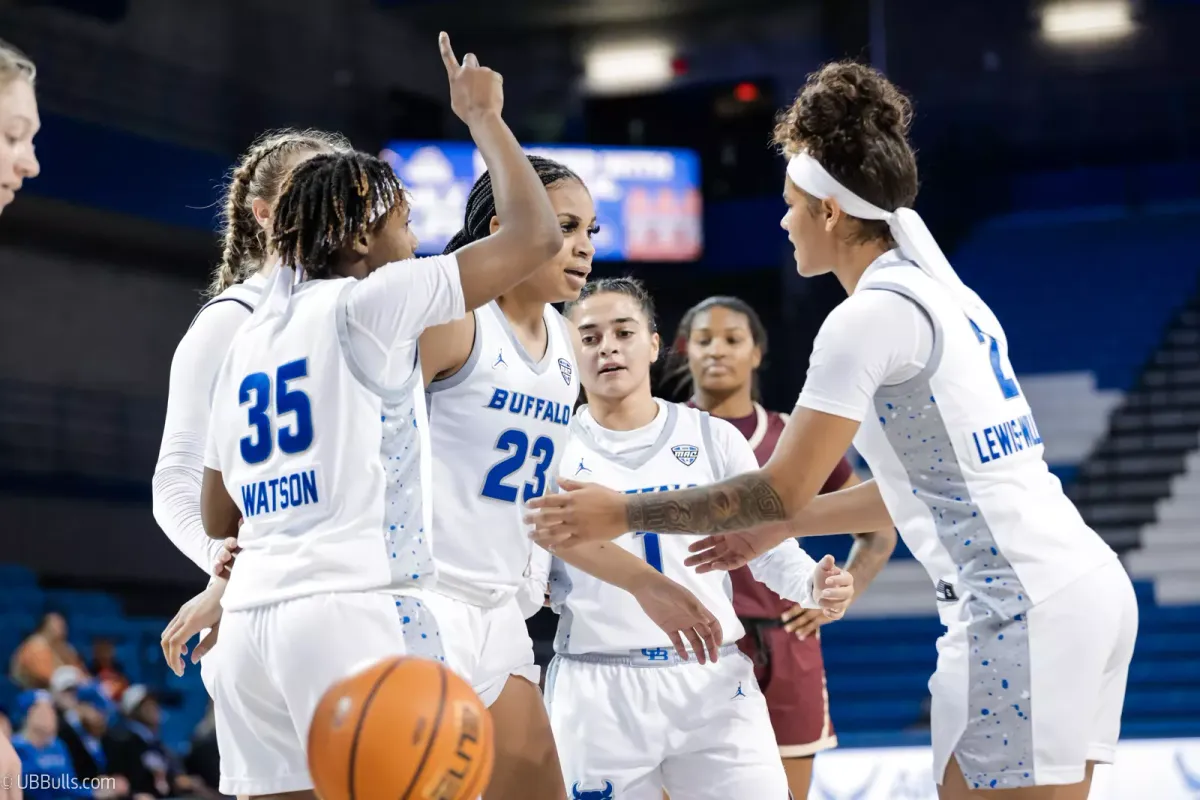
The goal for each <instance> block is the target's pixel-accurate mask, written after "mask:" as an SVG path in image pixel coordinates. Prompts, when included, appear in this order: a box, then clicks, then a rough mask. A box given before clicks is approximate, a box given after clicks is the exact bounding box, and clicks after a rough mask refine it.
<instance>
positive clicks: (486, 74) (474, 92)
mask: <svg viewBox="0 0 1200 800" xmlns="http://www.w3.org/2000/svg"><path fill="white" fill-rule="evenodd" d="M438 49H440V50H441V53H442V63H443V64H444V65H445V66H446V77H447V78H448V79H449V80H450V108H451V109H453V111H454V113H455V115H456V116H457V117H458V118H459V119H461V120H462V121H463V122H465V123H466V124H467V125H471V124H473V123H474V122H475V121H476V120H478V119H480V118H481V117H485V116H488V115H489V114H495V115H497V116H499V114H500V113H501V112H502V111H503V110H504V78H503V77H502V76H501V75H500V73H499V72H496V71H495V70H491V69H488V68H487V67H481V66H479V59H477V58H476V57H475V54H474V53H467V54H466V55H465V56H463V60H462V63H461V64H459V63H458V58H457V57H456V56H455V55H454V48H452V47H451V46H450V35H449V34H447V33H445V32H442V33H440V34H438Z"/></svg>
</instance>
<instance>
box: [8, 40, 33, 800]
mask: <svg viewBox="0 0 1200 800" xmlns="http://www.w3.org/2000/svg"><path fill="white" fill-rule="evenodd" d="M36 75H37V70H36V69H35V68H34V66H33V62H32V61H30V60H29V59H28V58H26V57H25V55H24V54H23V53H22V52H21V51H20V50H17V49H16V48H15V47H13V46H12V45H10V44H9V43H8V42H5V41H4V40H3V39H0V131H3V132H4V136H3V137H0V213H3V211H4V208H5V207H6V206H7V205H8V204H9V203H11V202H12V201H13V198H14V197H16V194H17V192H18V191H19V190H20V188H21V184H22V183H23V182H24V181H25V179H27V178H36V177H37V174H38V172H39V170H40V166H39V165H38V160H37V156H36V155H35V154H34V152H33V137H34V136H35V135H37V132H38V128H39V127H40V126H41V120H40V118H39V117H38V109H37V97H36V96H35V95H34V92H33V82H34V78H35V77H36ZM0 778H2V779H3V780H0V800H21V796H22V792H21V759H20V758H19V757H18V756H17V753H16V751H15V750H13V746H12V743H11V742H9V740H8V737H7V736H5V735H4V733H3V732H0Z"/></svg>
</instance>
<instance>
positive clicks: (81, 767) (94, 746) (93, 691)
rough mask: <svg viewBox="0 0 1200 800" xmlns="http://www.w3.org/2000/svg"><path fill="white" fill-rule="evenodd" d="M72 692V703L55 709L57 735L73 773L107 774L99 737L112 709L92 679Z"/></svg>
mask: <svg viewBox="0 0 1200 800" xmlns="http://www.w3.org/2000/svg"><path fill="white" fill-rule="evenodd" d="M74 694H75V698H74V700H75V702H74V704H73V707H72V708H69V709H65V710H63V709H60V711H59V717H58V738H60V739H62V741H63V744H64V745H65V746H66V748H67V752H68V753H70V755H71V763H72V764H73V765H74V766H75V774H76V775H77V776H79V777H80V778H98V777H100V776H101V775H106V774H108V758H107V756H105V754H104V745H103V739H104V734H105V733H106V732H107V731H108V720H109V718H110V717H111V716H112V715H113V714H115V713H116V709H115V708H114V707H113V704H112V701H111V700H109V699H108V697H106V696H105V694H104V692H102V691H101V690H100V687H99V686H98V685H97V684H95V683H85V684H83V685H82V686H79V687H77V688H76V689H75V690H74Z"/></svg>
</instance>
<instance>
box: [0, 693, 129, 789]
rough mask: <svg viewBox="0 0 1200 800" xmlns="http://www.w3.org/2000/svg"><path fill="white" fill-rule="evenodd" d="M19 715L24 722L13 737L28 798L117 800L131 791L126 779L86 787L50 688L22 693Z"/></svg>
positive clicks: (19, 698) (18, 700) (111, 780)
mask: <svg viewBox="0 0 1200 800" xmlns="http://www.w3.org/2000/svg"><path fill="white" fill-rule="evenodd" d="M17 716H18V717H19V718H23V721H22V724H21V732H20V733H18V734H17V735H16V736H14V737H13V748H14V749H15V750H16V751H17V755H18V756H20V759H21V770H22V772H24V773H25V786H26V789H25V798H26V800H68V799H70V800H115V798H117V797H121V796H123V795H125V794H126V793H127V792H128V790H129V783H128V781H126V780H125V779H124V778H112V779H110V780H107V781H104V782H102V783H100V784H99V786H98V787H97V788H95V789H93V788H91V786H90V785H89V786H88V788H84V786H83V784H82V783H81V782H80V781H79V779H78V777H77V776H76V775H75V768H74V765H73V764H72V763H71V756H70V755H69V754H68V753H67V748H66V746H65V745H63V742H62V740H61V739H59V738H58V718H57V716H56V714H55V712H54V701H53V699H52V698H51V696H50V693H49V692H48V691H46V690H44V689H30V690H29V691H26V692H23V693H22V694H21V695H19V696H18V697H17Z"/></svg>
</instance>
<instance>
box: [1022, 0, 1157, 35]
mask: <svg viewBox="0 0 1200 800" xmlns="http://www.w3.org/2000/svg"><path fill="white" fill-rule="evenodd" d="M1133 28H1134V25H1133V12H1132V10H1131V9H1130V7H1129V2H1128V0H1089V1H1088V2H1074V1H1071V2H1059V3H1051V4H1049V5H1047V6H1046V7H1045V8H1043V9H1042V35H1043V36H1045V37H1046V39H1047V40H1048V41H1051V42H1056V43H1061V44H1068V43H1078V42H1096V41H1103V40H1107V39H1117V38H1120V37H1122V36H1127V35H1129V34H1130V33H1132V32H1133Z"/></svg>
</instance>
